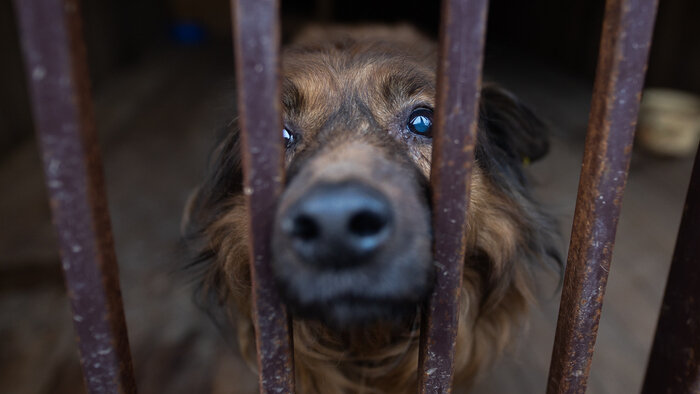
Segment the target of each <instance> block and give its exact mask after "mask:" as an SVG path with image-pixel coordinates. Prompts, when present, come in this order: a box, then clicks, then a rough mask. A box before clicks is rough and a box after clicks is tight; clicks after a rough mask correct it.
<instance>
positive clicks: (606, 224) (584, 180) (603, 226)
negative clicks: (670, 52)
mask: <svg viewBox="0 0 700 394" xmlns="http://www.w3.org/2000/svg"><path fill="white" fill-rule="evenodd" d="M656 8H657V0H608V1H607V2H606V7H605V18H604V21H603V32H602V36H601V43H600V52H599V56H598V68H597V71H596V79H595V83H594V86H593V99H592V104H591V113H590V119H589V122H588V131H587V134H586V143H585V148H584V156H583V167H582V169H581V178H580V180H579V188H578V197H577V199H576V209H575V213H574V224H573V227H572V230H571V243H570V245H569V255H568V261H567V267H566V273H565V275H564V284H563V288H562V298H561V304H560V307H559V319H558V323H557V330H556V335H555V339H554V350H553V353H552V362H551V366H550V371H549V379H548V384H547V393H549V394H554V393H584V392H585V391H586V381H587V378H588V372H589V369H590V365H591V358H592V356H593V349H594V346H595V340H596V335H597V333H598V324H599V321H600V314H601V308H602V306H603V296H604V293H605V285H606V282H607V278H608V272H609V270H610V259H611V257H612V251H613V246H614V243H615V232H616V229H617V222H618V218H619V215H620V208H621V204H622V195H623V192H624V188H625V183H626V180H627V172H628V170H629V161H630V156H631V152H632V142H633V139H634V129H635V125H636V121H637V113H638V111H639V101H640V97H641V91H642V87H643V85H644V75H645V71H646V64H647V58H648V55H649V47H650V44H651V37H652V30H653V25H654V18H655V15H656Z"/></svg>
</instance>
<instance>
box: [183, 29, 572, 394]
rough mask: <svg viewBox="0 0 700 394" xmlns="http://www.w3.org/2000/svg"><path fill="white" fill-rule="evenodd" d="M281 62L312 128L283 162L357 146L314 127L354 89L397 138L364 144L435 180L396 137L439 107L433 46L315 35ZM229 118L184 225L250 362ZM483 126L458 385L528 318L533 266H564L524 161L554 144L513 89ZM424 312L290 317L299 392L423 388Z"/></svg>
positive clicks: (487, 109)
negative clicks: (406, 118) (405, 115)
mask: <svg viewBox="0 0 700 394" xmlns="http://www.w3.org/2000/svg"><path fill="white" fill-rule="evenodd" d="M282 69H283V98H282V101H283V108H284V111H285V113H284V118H285V124H293V125H294V127H295V128H298V129H300V130H304V133H305V134H304V135H303V141H301V143H300V145H297V146H294V147H293V148H290V149H288V151H287V154H286V155H287V156H286V157H287V160H286V162H287V165H288V166H291V167H290V168H288V171H294V172H299V171H300V169H299V168H292V167H295V166H297V165H299V166H304V165H307V166H308V165H316V166H323V165H325V164H324V163H315V164H309V163H310V161H309V160H298V159H300V158H301V157H304V158H306V159H308V157H307V156H310V155H311V156H313V155H316V156H318V154H317V153H314V152H319V150H320V149H323V150H324V152H326V154H324V155H323V160H331V159H328V158H332V157H337V156H338V155H342V151H343V149H350V148H348V146H349V145H351V144H352V143H353V142H352V141H354V140H353V139H350V138H349V139H348V142H342V143H338V142H337V141H335V140H334V141H331V142H327V141H323V140H320V139H321V137H320V136H319V137H317V136H316V134H315V133H317V131H318V130H320V129H322V128H323V127H324V124H326V123H327V122H328V120H329V118H331V117H332V116H333V114H334V111H336V109H337V108H338V107H339V106H341V105H342V101H343V98H344V97H346V96H347V95H349V94H352V95H355V96H356V98H357V100H359V101H361V102H362V103H364V105H365V106H366V108H369V109H370V110H371V112H372V115H373V117H374V119H376V122H377V123H378V124H379V125H380V126H381V128H382V129H384V130H386V134H387V135H388V137H390V139H391V140H392V141H393V142H391V143H389V142H386V141H383V140H381V138H380V139H376V140H374V139H370V140H369V142H366V141H365V142H363V143H367V144H371V145H374V146H378V148H377V149H378V150H377V152H380V154H383V153H381V152H383V150H382V149H389V148H385V147H384V146H383V145H382V144H384V145H386V146H391V149H393V150H399V151H401V152H400V153H401V154H402V155H404V156H405V157H408V158H410V161H411V162H412V164H411V165H414V166H415V168H417V169H418V172H419V173H420V176H422V177H424V180H423V181H424V182H427V178H428V176H429V172H430V157H431V144H430V143H425V142H421V141H415V137H410V136H405V135H399V134H395V133H394V134H392V133H393V132H392V130H396V128H395V127H392V125H393V124H395V123H396V122H400V121H401V120H400V119H402V118H401V117H400V116H399V115H397V114H399V113H401V112H400V111H403V110H405V109H406V108H409V109H410V108H413V107H415V106H417V105H421V106H426V107H429V108H433V107H434V99H435V81H436V75H435V70H436V50H435V46H434V45H433V43H432V42H430V41H429V40H427V39H425V38H424V37H423V36H421V35H419V34H417V33H416V32H414V31H413V30H411V29H409V28H405V27H398V28H362V29H350V30H348V29H331V30H318V29H316V30H310V31H308V32H306V33H304V34H302V35H301V37H300V38H299V39H298V40H297V42H296V43H295V45H293V46H292V47H290V48H289V49H287V50H286V51H285V52H284V54H283V65H282ZM231 124H232V126H230V127H229V128H228V129H227V130H226V133H225V135H224V136H223V140H222V142H221V143H220V144H219V145H218V147H217V149H216V151H215V152H214V155H213V156H214V160H213V162H212V165H211V170H210V175H209V178H208V179H207V180H206V181H205V182H204V184H203V185H202V186H201V187H200V188H199V189H198V190H197V193H196V194H195V195H194V197H193V198H192V199H191V203H190V204H188V209H187V214H186V222H187V225H186V229H187V235H188V237H189V239H191V240H192V241H193V242H194V244H195V247H196V248H197V251H198V253H199V257H198V259H197V261H196V263H197V264H196V265H197V266H200V267H202V268H203V275H202V288H203V290H204V291H203V292H202V293H203V294H213V295H215V300H214V302H215V303H216V304H219V305H222V306H224V307H225V308H226V309H227V311H228V312H229V313H231V316H232V321H235V324H236V325H237V328H238V341H239V344H240V349H241V351H242V353H243V355H244V356H245V357H246V358H247V359H248V360H249V362H250V364H251V365H254V364H255V362H254V360H255V344H254V341H255V337H254V333H253V327H252V322H251V282H250V267H249V258H248V252H247V245H248V243H247V235H248V230H247V219H246V210H245V206H244V198H243V195H242V190H241V172H240V171H241V170H240V163H239V158H238V139H237V131H236V126H235V125H233V124H234V122H232V123H231ZM357 127H358V128H359V129H365V128H367V127H368V126H367V125H362V124H360V125H359V126H357ZM478 133H479V137H478V146H477V151H476V156H477V164H478V165H477V166H475V170H474V174H473V177H472V193H471V206H470V210H469V217H468V244H467V253H468V256H467V258H466V263H465V266H464V283H463V287H462V294H461V298H460V309H459V310H460V312H459V331H458V336H457V354H456V358H455V370H456V372H457V379H458V380H459V381H462V382H464V381H471V380H473V378H474V377H475V376H477V375H478V374H479V372H480V371H481V370H482V369H483V368H484V367H485V366H487V365H489V364H490V363H491V362H492V361H493V360H494V359H495V358H496V357H497V356H498V355H499V354H501V352H502V351H503V350H504V348H505V347H506V346H507V345H508V343H509V341H510V340H511V338H512V337H513V334H514V332H515V331H516V330H517V329H518V328H519V327H520V325H521V323H522V320H523V317H524V316H525V314H526V312H527V310H528V305H529V304H530V303H531V302H532V300H533V284H532V280H531V271H532V269H533V267H535V266H537V265H538V264H541V263H546V262H547V261H550V262H552V261H553V262H555V264H554V266H555V267H556V266H557V264H558V263H559V258H558V257H557V253H556V250H555V249H556V235H555V225H554V222H553V220H551V219H550V218H549V217H548V216H547V215H546V214H545V213H543V211H542V210H541V208H540V207H539V206H538V204H537V203H536V202H535V201H534V200H533V199H532V197H531V196H530V193H529V192H528V188H527V185H526V181H525V178H524V176H523V173H522V168H521V166H522V162H523V160H527V159H529V160H536V159H537V158H539V157H540V156H542V155H544V154H545V153H546V150H547V140H546V135H545V134H544V133H543V129H542V124H541V123H540V122H539V121H538V120H537V119H536V118H535V117H534V116H533V115H532V114H531V113H530V112H529V111H528V110H527V109H525V108H524V107H522V106H521V105H520V104H519V103H518V101H517V100H516V99H515V98H514V97H512V96H511V95H510V94H508V93H507V92H505V91H502V90H501V89H498V88H495V87H492V86H487V87H485V88H484V91H483V94H482V106H481V121H480V130H479V132H478ZM391 144H393V145H391ZM329 151H332V152H333V154H327V152H329ZM309 152H311V153H309ZM339 152H340V153H339ZM319 160H321V159H319ZM419 315H420V313H419V311H418V307H417V308H416V313H415V314H414V316H413V318H411V319H407V320H406V321H405V322H404V323H403V324H402V325H399V326H396V325H392V324H383V323H381V322H380V323H377V324H374V325H372V326H365V327H363V328H362V329H354V330H346V331H342V332H341V331H338V330H334V329H332V328H330V327H329V326H326V325H325V324H324V323H322V322H319V321H314V320H301V319H294V321H293V332H294V352H295V353H294V359H295V363H296V371H297V386H298V388H299V390H300V392H303V393H323V394H336V393H338V394H340V393H408V392H414V391H415V387H416V368H417V361H418V356H417V354H418V335H419V333H418V330H417V328H418V327H419V324H418V317H419Z"/></svg>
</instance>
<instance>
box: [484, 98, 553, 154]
mask: <svg viewBox="0 0 700 394" xmlns="http://www.w3.org/2000/svg"><path fill="white" fill-rule="evenodd" d="M480 107H481V108H480V109H481V112H480V117H481V118H480V119H481V120H480V122H481V123H482V125H483V126H484V127H483V129H485V131H486V133H487V134H488V137H489V139H490V140H491V142H492V143H494V144H495V145H497V146H498V147H499V148H500V149H502V150H503V151H504V152H505V153H506V154H508V155H509V156H511V158H513V159H516V160H518V161H520V162H522V163H524V164H527V163H530V162H534V161H536V160H538V159H540V158H542V157H543V156H544V155H546V154H547V152H548V151H549V132H548V129H547V127H546V126H545V124H544V122H542V121H541V120H540V119H539V118H538V117H537V116H536V115H535V114H534V113H533V112H532V111H531V110H530V109H529V108H527V107H526V106H525V105H524V104H523V103H522V102H520V100H518V98H517V97H515V95H513V94H512V93H510V92H508V91H507V90H504V89H502V88H500V87H497V86H493V85H485V86H484V87H483V89H482V90H481V106H480Z"/></svg>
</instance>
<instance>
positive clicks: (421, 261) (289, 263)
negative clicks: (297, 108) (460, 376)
mask: <svg viewBox="0 0 700 394" xmlns="http://www.w3.org/2000/svg"><path fill="white" fill-rule="evenodd" d="M415 194H416V195H417V193H415ZM396 195H400V194H398V193H396V194H394V195H392V194H389V193H385V192H383V191H382V190H381V189H380V188H379V187H375V186H369V185H367V184H366V183H363V182H359V181H342V182H334V183H320V184H316V185H314V186H313V187H310V188H308V189H307V190H306V191H305V192H304V193H301V196H300V197H297V198H296V199H294V200H293V201H292V202H289V203H287V204H286V205H283V206H282V207H281V208H280V209H279V211H278V213H277V217H276V222H275V231H274V233H273V248H272V249H273V266H272V267H273V271H274V274H275V277H276V279H277V281H278V283H279V285H280V288H281V290H282V294H283V297H284V300H285V301H286V303H287V305H288V306H289V309H290V310H291V312H292V314H293V316H295V317H297V318H303V319H317V320H321V321H323V322H324V323H326V324H328V325H330V326H333V327H336V328H346V327H347V328H350V327H357V326H365V325H371V324H373V323H375V322H378V321H388V322H402V321H405V320H406V319H407V318H410V317H412V316H414V315H415V311H416V307H417V306H418V305H419V304H420V303H421V302H423V301H424V300H425V298H426V296H427V295H428V293H429V291H430V289H431V287H432V283H433V275H434V274H433V264H432V253H431V236H430V214H429V210H428V208H427V205H426V204H422V203H420V200H419V198H418V197H410V196H409V197H407V196H406V195H400V197H401V198H397V197H396ZM285 197H286V196H283V204H284V202H285V200H284V198H285Z"/></svg>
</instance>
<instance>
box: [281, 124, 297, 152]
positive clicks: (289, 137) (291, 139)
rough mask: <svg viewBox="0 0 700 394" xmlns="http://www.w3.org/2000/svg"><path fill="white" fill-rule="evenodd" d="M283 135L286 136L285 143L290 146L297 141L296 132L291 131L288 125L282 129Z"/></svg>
mask: <svg viewBox="0 0 700 394" xmlns="http://www.w3.org/2000/svg"><path fill="white" fill-rule="evenodd" d="M282 137H283V138H284V143H285V145H286V146H287V148H289V147H290V146H292V144H293V143H294V142H295V141H296V136H295V135H294V133H292V132H291V131H289V130H288V129H287V128H286V127H285V128H283V129H282Z"/></svg>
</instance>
